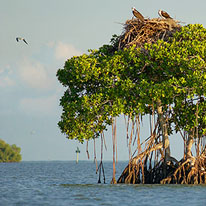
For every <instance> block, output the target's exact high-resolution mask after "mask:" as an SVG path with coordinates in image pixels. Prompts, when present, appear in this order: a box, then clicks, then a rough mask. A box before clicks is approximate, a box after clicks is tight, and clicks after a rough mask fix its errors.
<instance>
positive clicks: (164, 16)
mask: <svg viewBox="0 0 206 206" xmlns="http://www.w3.org/2000/svg"><path fill="white" fill-rule="evenodd" d="M158 14H159V15H160V17H162V18H164V19H172V17H171V16H170V15H169V14H168V13H167V12H166V11H162V10H159V11H158Z"/></svg>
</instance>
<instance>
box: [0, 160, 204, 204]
mask: <svg viewBox="0 0 206 206" xmlns="http://www.w3.org/2000/svg"><path fill="white" fill-rule="evenodd" d="M126 165H127V163H126V162H118V164H117V165H116V166H117V178H118V177H119V175H120V174H121V172H122V171H123V169H124V167H125V166H126ZM95 168H96V166H95V164H94V163H93V162H89V161H80V162H79V163H78V164H76V163H75V162H72V161H68V162H67V161H48V162H47V161H42V162H21V163H0V206H7V205H21V206H22V205H44V206H46V205H48V206H67V205H91V206H92V205H112V206H114V205H141V206H144V205H145V206H146V205H152V206H155V205H167V206H172V205H175V206H176V205H187V206H188V205H193V206H196V205H201V206H205V205H206V185H197V186H194V185H193V186H185V185H125V184H118V185H111V184H110V181H111V177H112V162H105V163H104V169H105V173H106V184H103V178H102V179H101V181H102V184H97V181H98V175H97V174H96V172H95Z"/></svg>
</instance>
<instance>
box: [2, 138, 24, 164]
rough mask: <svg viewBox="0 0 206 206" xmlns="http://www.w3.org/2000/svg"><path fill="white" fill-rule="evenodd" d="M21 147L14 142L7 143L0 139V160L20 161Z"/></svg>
mask: <svg viewBox="0 0 206 206" xmlns="http://www.w3.org/2000/svg"><path fill="white" fill-rule="evenodd" d="M20 152H21V148H19V147H17V146H16V145H15V144H12V145H9V144H7V143H6V142H4V141H3V140H1V139H0V162H20V161H21V159H22V157H21V154H20Z"/></svg>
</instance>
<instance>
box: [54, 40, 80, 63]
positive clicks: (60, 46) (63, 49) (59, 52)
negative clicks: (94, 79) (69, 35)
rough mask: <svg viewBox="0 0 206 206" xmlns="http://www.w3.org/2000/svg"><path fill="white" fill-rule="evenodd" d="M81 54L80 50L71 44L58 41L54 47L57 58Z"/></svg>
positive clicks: (67, 57) (63, 58)
mask: <svg viewBox="0 0 206 206" xmlns="http://www.w3.org/2000/svg"><path fill="white" fill-rule="evenodd" d="M78 55H81V52H80V51H79V50H78V49H76V48H75V47H74V46H73V45H71V44H66V43H63V42H58V43H57V45H56V48H55V57H56V58H57V59H58V60H66V59H69V58H71V57H72V56H78Z"/></svg>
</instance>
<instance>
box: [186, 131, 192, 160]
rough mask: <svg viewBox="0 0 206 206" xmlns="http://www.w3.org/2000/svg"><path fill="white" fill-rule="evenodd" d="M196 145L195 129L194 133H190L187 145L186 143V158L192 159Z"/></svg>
mask: <svg viewBox="0 0 206 206" xmlns="http://www.w3.org/2000/svg"><path fill="white" fill-rule="evenodd" d="M193 143H194V129H193V131H190V132H189V134H188V139H187V143H186V158H187V159H189V158H191V157H192V152H191V149H192V145H193Z"/></svg>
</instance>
